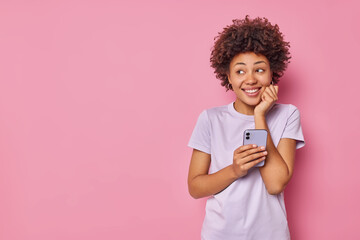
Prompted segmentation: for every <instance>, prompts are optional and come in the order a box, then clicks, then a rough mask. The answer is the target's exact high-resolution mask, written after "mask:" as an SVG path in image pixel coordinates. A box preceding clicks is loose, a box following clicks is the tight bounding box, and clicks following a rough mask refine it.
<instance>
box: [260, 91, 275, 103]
mask: <svg viewBox="0 0 360 240" xmlns="http://www.w3.org/2000/svg"><path fill="white" fill-rule="evenodd" d="M261 99H262V100H263V101H267V102H273V101H274V98H273V97H272V96H271V95H270V93H269V92H268V91H266V90H265V91H264V92H263V95H262V96H261Z"/></svg>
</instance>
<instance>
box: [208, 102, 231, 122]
mask: <svg viewBox="0 0 360 240" xmlns="http://www.w3.org/2000/svg"><path fill="white" fill-rule="evenodd" d="M228 105H229V104H225V105H221V106H216V107H212V108H207V109H205V110H203V114H206V115H207V116H208V118H209V119H211V118H213V117H216V116H219V115H222V114H224V113H228Z"/></svg>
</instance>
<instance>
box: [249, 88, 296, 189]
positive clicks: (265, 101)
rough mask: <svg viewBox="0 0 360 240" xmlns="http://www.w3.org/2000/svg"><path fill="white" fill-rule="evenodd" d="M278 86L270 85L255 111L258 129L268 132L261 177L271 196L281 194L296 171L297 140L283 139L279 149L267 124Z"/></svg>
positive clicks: (275, 99)
mask: <svg viewBox="0 0 360 240" xmlns="http://www.w3.org/2000/svg"><path fill="white" fill-rule="evenodd" d="M277 93H278V86H273V85H270V86H269V87H267V88H266V89H265V91H264V92H263V94H262V96H261V100H262V101H261V102H260V104H258V105H257V106H256V107H255V109H254V119H255V128H256V129H265V130H266V131H267V132H268V137H267V144H266V150H267V151H268V156H267V158H266V161H265V165H264V166H263V167H262V168H260V173H261V177H262V178H263V181H264V183H265V187H266V189H267V190H268V192H269V193H270V194H279V193H281V192H282V191H283V190H284V188H285V186H286V184H287V183H288V182H289V181H290V179H291V176H292V174H293V170H294V159H295V150H296V140H294V139H289V138H283V139H281V140H280V142H279V144H278V147H277V148H276V147H275V146H274V143H273V141H272V138H271V134H270V131H269V128H268V125H267V123H266V118H265V116H266V113H267V111H268V110H269V109H270V108H271V106H272V105H273V104H274V103H275V102H276V101H277V99H278V98H277Z"/></svg>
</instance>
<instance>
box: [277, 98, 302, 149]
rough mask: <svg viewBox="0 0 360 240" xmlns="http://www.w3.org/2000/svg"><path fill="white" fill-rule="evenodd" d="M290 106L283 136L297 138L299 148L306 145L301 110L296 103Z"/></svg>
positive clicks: (297, 147)
mask: <svg viewBox="0 0 360 240" xmlns="http://www.w3.org/2000/svg"><path fill="white" fill-rule="evenodd" d="M290 106H291V108H290V115H289V117H288V120H287V122H286V126H285V129H284V132H283V134H282V136H281V138H291V139H295V140H296V149H299V148H302V147H303V146H305V140H304V135H303V132H302V128H301V121H300V112H299V110H298V109H297V108H296V107H295V106H294V105H290Z"/></svg>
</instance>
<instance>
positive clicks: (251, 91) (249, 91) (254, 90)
mask: <svg viewBox="0 0 360 240" xmlns="http://www.w3.org/2000/svg"><path fill="white" fill-rule="evenodd" d="M257 91H259V89H252V90H245V92H247V93H254V92H257Z"/></svg>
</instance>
